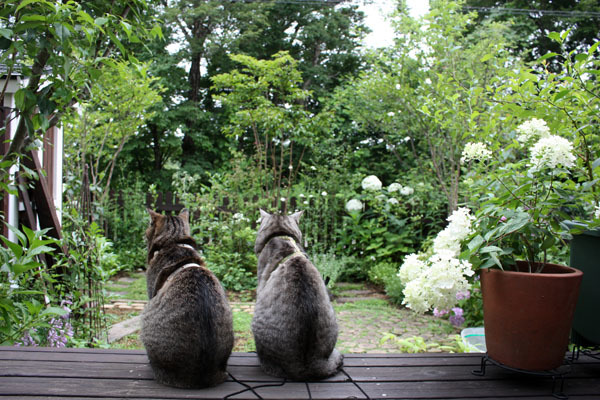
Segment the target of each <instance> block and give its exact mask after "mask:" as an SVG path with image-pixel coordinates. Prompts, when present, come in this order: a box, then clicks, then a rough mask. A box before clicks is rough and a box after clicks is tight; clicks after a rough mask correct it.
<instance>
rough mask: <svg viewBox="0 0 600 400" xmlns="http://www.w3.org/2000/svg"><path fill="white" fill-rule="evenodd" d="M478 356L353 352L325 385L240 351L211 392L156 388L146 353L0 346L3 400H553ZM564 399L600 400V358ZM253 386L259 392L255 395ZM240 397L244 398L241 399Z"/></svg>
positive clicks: (567, 384) (575, 374)
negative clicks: (275, 374) (277, 372)
mask: <svg viewBox="0 0 600 400" xmlns="http://www.w3.org/2000/svg"><path fill="white" fill-rule="evenodd" d="M480 365H481V355H478V354H349V355H346V358H345V365H344V370H343V372H342V373H339V374H338V375H337V376H335V377H332V378H330V379H327V380H325V381H321V382H307V383H305V382H282V381H281V380H280V379H276V378H272V377H269V376H267V375H265V374H263V373H262V372H261V371H260V368H259V366H258V359H257V357H256V355H255V354H252V353H234V354H233V355H232V356H231V358H230V359H229V368H228V370H229V372H230V374H231V376H232V378H231V379H228V380H227V381H226V382H225V383H223V384H221V385H219V386H217V387H214V388H210V389H204V390H182V389H174V388H169V387H165V386H161V385H159V384H157V383H156V382H155V381H154V380H153V378H152V371H151V369H150V367H149V365H148V359H147V357H146V355H145V353H144V351H139V350H100V349H93V350H92V349H49V348H15V347H0V398H20V399H50V398H71V399H73V398H75V399H90V398H96V399H97V398H102V399H117V398H119V399H124V398H132V399H134V398H136V399H185V398H188V399H189V398H195V399H225V398H226V399H259V398H265V399H311V398H312V399H343V398H351V399H368V398H371V399H467V398H470V399H506V398H511V399H525V398H527V399H532V398H533V399H552V398H553V397H552V395H551V394H552V382H553V380H552V378H549V377H532V376H525V375H522V374H519V373H515V372H510V371H506V370H504V369H502V368H500V367H497V366H491V365H489V364H488V366H487V368H486V374H485V376H482V377H481V376H475V375H473V374H472V373H471V371H473V370H477V369H479V367H480ZM561 368H569V369H570V371H569V373H568V374H567V375H566V377H565V380H564V393H566V394H567V395H568V396H569V398H571V399H590V400H591V399H600V360H597V359H595V358H592V357H589V356H581V357H580V358H579V360H577V361H575V362H573V363H572V365H570V366H567V367H561ZM248 388H254V389H253V391H254V392H253V391H252V390H249V389H248ZM236 393H237V394H236Z"/></svg>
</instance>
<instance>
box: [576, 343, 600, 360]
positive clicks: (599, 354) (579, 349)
mask: <svg viewBox="0 0 600 400" xmlns="http://www.w3.org/2000/svg"><path fill="white" fill-rule="evenodd" d="M581 354H584V355H586V356H588V357H591V358H594V359H596V360H600V345H595V346H582V345H574V346H573V351H572V353H571V356H570V357H569V360H570V361H577V360H579V356H580V355H581Z"/></svg>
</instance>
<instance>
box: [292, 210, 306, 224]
mask: <svg viewBox="0 0 600 400" xmlns="http://www.w3.org/2000/svg"><path fill="white" fill-rule="evenodd" d="M302 214H304V210H302V211H298V212H295V213H293V214H292V215H291V217H292V218H294V221H296V223H297V224H299V223H300V217H301V216H302Z"/></svg>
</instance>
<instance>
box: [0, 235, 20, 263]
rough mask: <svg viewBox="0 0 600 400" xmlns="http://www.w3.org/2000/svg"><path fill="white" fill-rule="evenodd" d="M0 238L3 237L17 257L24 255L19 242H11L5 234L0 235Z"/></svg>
mask: <svg viewBox="0 0 600 400" xmlns="http://www.w3.org/2000/svg"><path fill="white" fill-rule="evenodd" d="M0 239H2V241H3V242H4V244H5V245H6V247H8V248H9V249H10V250H11V251H12V252H13V254H14V255H15V256H16V257H17V258H20V257H21V256H22V255H23V247H21V246H19V245H18V244H17V243H13V242H11V241H10V240H8V239H7V238H5V237H4V236H2V237H0Z"/></svg>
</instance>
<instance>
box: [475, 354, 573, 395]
mask: <svg viewBox="0 0 600 400" xmlns="http://www.w3.org/2000/svg"><path fill="white" fill-rule="evenodd" d="M488 362H489V363H490V364H493V365H495V366H497V367H500V368H502V369H505V370H507V371H512V372H516V373H520V374H525V375H532V376H539V377H546V378H552V396H553V397H554V398H556V399H560V400H566V399H568V398H569V396H568V395H567V394H565V392H564V386H565V375H567V374H568V373H570V372H571V357H568V358H566V359H565V363H564V364H563V365H562V366H560V367H558V368H556V369H552V370H548V371H530V370H526V369H519V368H513V367H509V366H507V365H504V364H502V363H501V362H498V361H496V360H494V359H493V358H491V357H490V356H489V355H488V354H487V353H486V354H485V355H484V356H483V357H481V366H480V369H479V370H473V371H471V373H472V374H473V375H476V376H484V375H485V369H486V366H487V363H488ZM561 369H562V370H561ZM557 384H558V386H559V388H558V390H557Z"/></svg>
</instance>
